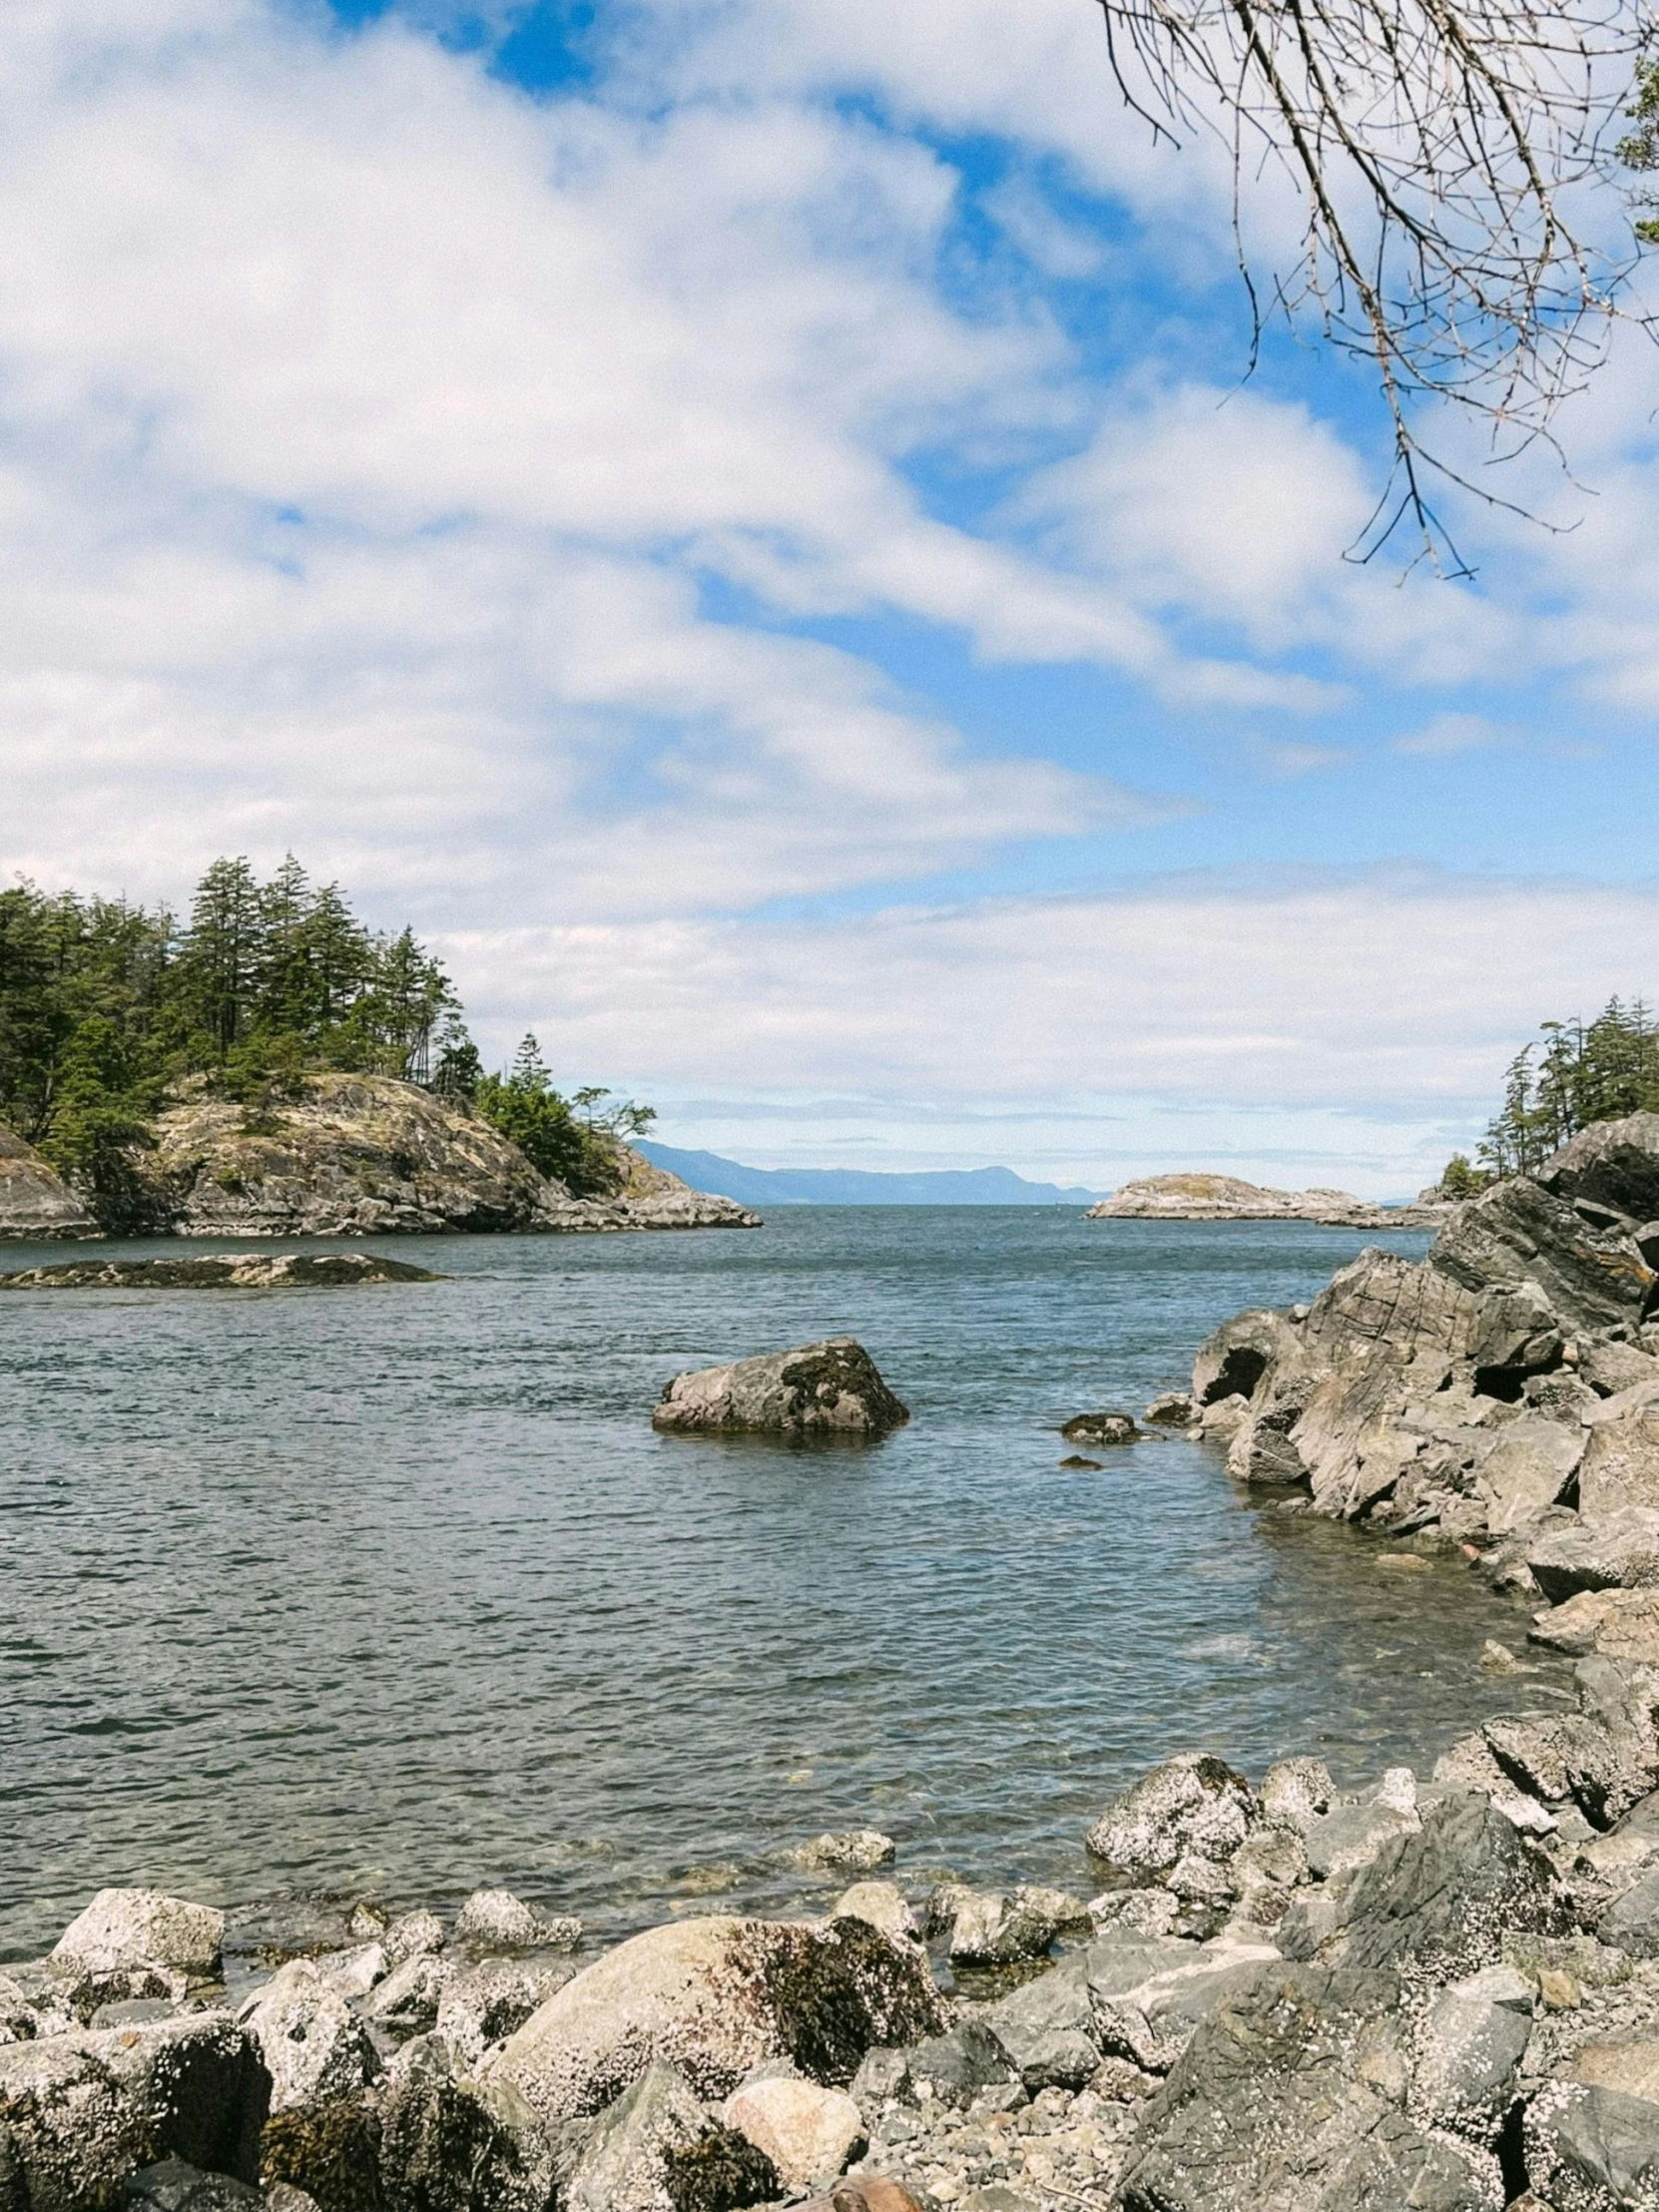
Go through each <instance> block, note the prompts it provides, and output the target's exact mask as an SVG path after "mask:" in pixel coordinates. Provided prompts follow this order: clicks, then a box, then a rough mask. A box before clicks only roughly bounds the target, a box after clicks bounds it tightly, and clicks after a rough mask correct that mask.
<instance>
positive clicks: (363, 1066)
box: [0, 854, 650, 1227]
mask: <svg viewBox="0 0 1659 2212" xmlns="http://www.w3.org/2000/svg"><path fill="white" fill-rule="evenodd" d="M328 1069H343V1070H351V1071H356V1072H359V1073H365V1074H378V1075H393V1076H398V1077H401V1078H402V1079H403V1080H405V1081H407V1082H413V1083H419V1084H424V1085H427V1086H429V1087H430V1088H431V1089H432V1090H434V1091H436V1092H438V1093H439V1094H441V1095H442V1096H444V1097H445V1098H446V1099H447V1100H448V1101H449V1102H450V1103H451V1104H452V1105H454V1106H457V1107H459V1108H460V1109H462V1110H463V1111H467V1112H477V1113H478V1114H480V1115H481V1116H482V1117H483V1118H484V1119H486V1120H488V1121H490V1122H491V1123H493V1124H494V1125H495V1126H496V1127H497V1128H499V1129H500V1130H501V1131H502V1132H503V1134H504V1135H506V1136H508V1137H511V1138H513V1139H514V1140H515V1141H517V1142H519V1143H521V1144H522V1145H523V1147H524V1149H525V1151H526V1152H528V1153H529V1155H530V1157H531V1159H532V1160H533V1161H534V1162H535V1164H536V1166H537V1167H538V1168H540V1169H541V1170H542V1172H543V1173H544V1174H547V1175H554V1176H557V1177H558V1178H559V1179H560V1180H561V1181H563V1182H565V1183H567V1184H568V1185H569V1186H570V1188H571V1189H572V1190H574V1191H576V1192H577V1193H578V1194H579V1195H593V1194H596V1193H600V1192H605V1191H610V1190H614V1189H615V1188H616V1186H617V1182H618V1171H617V1164H616V1153H615V1146H614V1143H612V1142H611V1139H613V1138H615V1137H621V1136H626V1135H629V1134H632V1133H634V1132H635V1131H637V1129H638V1128H640V1127H641V1126H643V1124H644V1121H646V1120H649V1118H650V1113H649V1109H646V1108H640V1107H633V1106H628V1105H622V1106H616V1107H613V1108H611V1109H610V1110H609V1111H608V1112H607V1111H602V1110H600V1102H601V1101H602V1100H604V1099H605V1098H606V1097H607V1096H608V1094H607V1093H605V1092H603V1091H579V1092H577V1093H576V1096H575V1098H574V1100H566V1099H565V1098H563V1097H561V1095H560V1094H559V1093H558V1092H557V1091H556V1090H555V1089H554V1087H553V1081H552V1077H551V1074H550V1073H549V1071H548V1069H547V1068H546V1066H545V1065H544V1064H543V1062H542V1059H541V1055H540V1051H539V1048H538V1047H537V1045H536V1042H535V1039H534V1038H533V1037H532V1038H526V1040H525V1043H524V1045H523V1046H521V1047H520V1050H519V1054H518V1058H517V1060H516V1061H515V1062H514V1065H513V1067H512V1068H511V1069H510V1070H509V1071H507V1072H506V1073H505V1074H503V1075H499V1076H492V1075H486V1074H485V1073H484V1072H483V1069H482V1066H481V1064H480V1061H479V1057H478V1053H477V1049H476V1047H475V1046H474V1045H473V1044H472V1041H471V1039H470V1038H469V1037H468V1035H467V1033H466V1028H465V1025H464V1022H463V1020H462V1015H461V1007H460V1003H459V1000H458V999H457V998H456V995H455V992H454V989H453V986H452V985H451V983H450V980H449V978H448V976H447V975H446V974H445V973H444V972H443V969H442V968H441V967H440V965H439V964H438V962H437V961H436V960H435V959H434V958H433V957H432V956H431V954H430V953H428V952H427V950H426V949H425V947H424V946H423V945H422V944H421V943H420V941H419V939H418V938H417V937H416V936H415V934H414V932H413V931H412V930H411V929H408V928H405V929H403V930H401V931H400V932H398V933H397V934H396V935H388V934H384V933H381V932H377V931H374V930H371V929H369V928H368V927H367V926H366V925H365V924H364V923H363V922H361V921H359V920H358V918H357V916H356V915H355V914H354V913H353V912H352V910H351V908H350V906H349V904H348V903H347V901H346V899H345V898H344V896H343V895H342V893H341V891H340V889H339V886H338V885H337V884H334V883H323V884H313V883H312V882H311V881H310V880H309V878H308V877H307V875H306V873H305V870H304V869H303V868H302V867H301V866H300V864H299V862H298V861H297V860H295V859H294V858H293V856H292V855H291V854H290V855H289V856H288V857H287V858H286V859H285V860H284V861H283V862H282V864H281V866H280V867H279V868H277V872H276V873H275V875H273V876H272V878H271V879H270V881H269V882H261V881H260V879H259V877H258V875H257V874H256V872H255V870H254V869H253V867H252V866H251V865H250V864H249V862H248V861H247V859H245V858H238V859H221V860H216V861H215V862H214V863H213V865H212V866H211V867H210V868H209V869H208V870H207V872H206V874H205V875H204V876H203V877H202V880H201V882H200V883H199V884H198V885H197V888H196V893H195V896H194V898H193V899H192V902H191V909H190V915H189V918H188V920H186V921H184V922H182V923H181V922H180V921H179V919H178V918H177V917H176V916H175V915H174V914H172V913H171V912H169V911H168V909H167V908H165V907H161V906H157V907H146V906H138V905H133V904H131V903H129V902H128V901H126V900H124V899H104V898H98V897H82V896H81V895H80V894H79V893H77V892H74V891H63V892H59V893H56V894H48V893H46V892H43V891H40V890H37V889H36V888H35V887H34V886H33V885H32V884H30V883H26V882H25V883H19V884H17V885H15V886H14V887H12V888H10V889H6V890H0V1122H3V1123H5V1124H6V1125H7V1126H8V1127H10V1128H12V1129H14V1130H15V1131H16V1132H17V1134H18V1135H19V1136H20V1137H23V1138H24V1139H25V1140H26V1141H27V1142H29V1143H31V1144H33V1145H35V1146H37V1147H38V1148H39V1150H40V1151H41V1152H42V1153H43V1154H44V1156H45V1157H46V1159H47V1160H49V1161H50V1162H51V1164H52V1165H53V1167H55V1168H56V1169H57V1170H58V1172H59V1174H61V1175H63V1176H64V1177H65V1178H66V1180H67V1181H69V1182H70V1183H71V1184H72V1185H73V1186H74V1187H75V1188H76V1189H77V1190H79V1191H80V1192H81V1193H82V1194H83V1195H84V1196H85V1198H86V1199H87V1200H88V1202H89V1203H90V1204H91V1206H92V1208H93V1210H94V1211H95V1212H96V1213H97V1214H98V1216H99V1218H100V1219H101V1220H102V1221H104V1222H105V1223H106V1225H107V1226H110V1227H125V1226H136V1225H137V1224H138V1223H139V1222H140V1221H141V1220H142V1218H143V1213H144V1205H143V1200H142V1194H141V1183H142V1178H141V1177H140V1175H139V1172H138V1170H137V1168H136V1167H135V1164H134V1155H135V1152H142V1150H143V1148H144V1146H145V1144H146V1143H147V1141H148V1140H149V1134H150V1126H149V1125H150V1123H151V1122H152V1120H153V1119H154V1117H155V1116H156V1114H157V1113H159V1112H160V1111H161V1109H162V1108H163V1106H164V1105H165V1104H166V1102H167V1100H168V1096H169V1094H170V1092H172V1091H174V1090H175V1089H176V1087H177V1086H178V1085H179V1084H180V1083H181V1082H182V1081H183V1080H184V1079H185V1078H187V1077H190V1076H200V1077H202V1078H205V1079H206V1081H207V1082H208V1083H209V1085H210V1086H211V1087H212V1088H213V1089H214V1090H216V1091H218V1092H220V1093H222V1094H223V1095H225V1096H228V1097H231V1098H235V1099H237V1100H239V1101H241V1102H242V1103H243V1104H244V1106H245V1108H246V1109H247V1110H248V1112H249V1114H250V1116H251V1117H253V1125H255V1126H257V1125H258V1117H259V1116H261V1115H262V1114H266V1113H269V1112H270V1111H271V1110H272V1109H273V1108H274V1107H275V1106H276V1105H277V1103H278V1102H279V1101H280V1100H281V1099H282V1098H283V1097H284V1096H293V1095H295V1094H296V1093H297V1092H298V1090H299V1089H300V1088H301V1087H302V1081H303V1078H304V1077H305V1076H306V1075H307V1074H310V1073H316V1072H321V1071H325V1070H328Z"/></svg>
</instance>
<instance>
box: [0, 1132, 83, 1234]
mask: <svg viewBox="0 0 1659 2212" xmlns="http://www.w3.org/2000/svg"><path fill="white" fill-rule="evenodd" d="M97 1234H98V1224H97V1223H96V1222H95V1221H94V1220H93V1218H92V1216H91V1215H90V1214H89V1213H88V1212H87V1210H86V1208H85V1207H84V1206H83V1205H82V1204H81V1201H80V1200H79V1199H78V1198H77V1197H76V1196H75V1193H74V1192H73V1191H72V1190H71V1189H70V1188H69V1185H68V1184H67V1183H65V1182H62V1181H61V1180H60V1179H59V1178H58V1177H57V1176H56V1175H54V1174H53V1172H52V1170H51V1169H50V1168H49V1167H48V1166H47V1164H46V1162H45V1161H44V1160H43V1159H42V1158H41V1156H40V1154H39V1153H38V1152H36V1151H35V1149H34V1148H33V1146H32V1145H26V1144H25V1143H24V1142H23V1139H22V1138H21V1137H16V1136H13V1134H12V1132H11V1131H10V1130H9V1129H6V1128H3V1127H0V1237H27V1238H30V1239H31V1240H33V1239H35V1238H47V1237H96V1236H97Z"/></svg>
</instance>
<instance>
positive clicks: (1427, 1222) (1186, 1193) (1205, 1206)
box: [1083, 1175, 1450, 1229]
mask: <svg viewBox="0 0 1659 2212" xmlns="http://www.w3.org/2000/svg"><path fill="white" fill-rule="evenodd" d="M1449 1211H1450V1208H1449V1207H1448V1206H1446V1205H1445V1204H1443V1203H1441V1202H1439V1201H1438V1200H1437V1199H1436V1198H1431V1197H1430V1196H1429V1194H1428V1193H1426V1192H1425V1193H1424V1194H1423V1196H1422V1197H1421V1198H1419V1199H1418V1200H1417V1203H1416V1204H1415V1205H1414V1206H1374V1205H1373V1204H1372V1203H1371V1201H1370V1199H1366V1198H1356V1197H1355V1195H1354V1193H1353V1192H1352V1191H1331V1190H1311V1191H1278V1190H1273V1189H1270V1188H1269V1187H1268V1186H1266V1185H1264V1184H1260V1183H1245V1182H1242V1181H1241V1180H1240V1179H1239V1178H1238V1177H1237V1176H1235V1175H1147V1176H1142V1177H1141V1178H1140V1179H1139V1180H1138V1181H1136V1182H1133V1183H1125V1184H1123V1185H1122V1186H1121V1188H1120V1189H1118V1190H1115V1191H1113V1192H1112V1194H1111V1196H1110V1197H1109V1198H1103V1199H1101V1200H1100V1201H1099V1202H1098V1204H1096V1205H1094V1206H1091V1207H1090V1208H1089V1209H1088V1211H1087V1213H1086V1214H1085V1215H1084V1217H1083V1218H1084V1220H1085V1221H1310V1222H1317V1223H1319V1224H1321V1225H1322V1226H1323V1227H1325V1228H1327V1229H1424V1228H1438V1227H1439V1225H1440V1224H1441V1222H1443V1221H1444V1220H1445V1218H1446V1216H1447V1214H1448V1213H1449Z"/></svg>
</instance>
